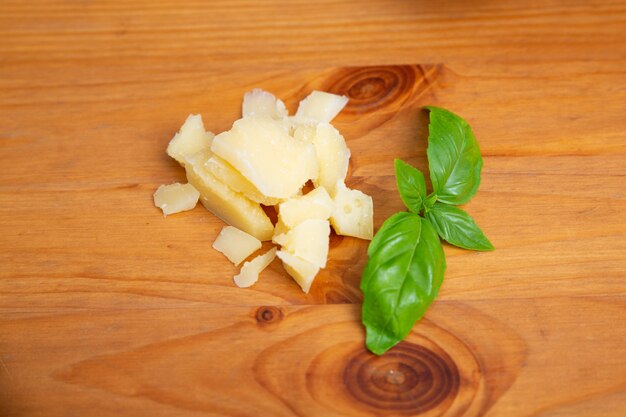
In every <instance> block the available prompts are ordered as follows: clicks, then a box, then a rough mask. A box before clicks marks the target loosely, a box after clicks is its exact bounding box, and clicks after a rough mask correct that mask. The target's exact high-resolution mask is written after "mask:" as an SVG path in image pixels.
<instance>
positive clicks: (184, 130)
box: [167, 114, 215, 165]
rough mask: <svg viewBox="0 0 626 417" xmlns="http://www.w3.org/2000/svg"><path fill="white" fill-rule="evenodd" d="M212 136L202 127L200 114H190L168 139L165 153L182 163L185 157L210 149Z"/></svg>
mask: <svg viewBox="0 0 626 417" xmlns="http://www.w3.org/2000/svg"><path fill="white" fill-rule="evenodd" d="M214 136H215V135H214V134H213V133H211V132H207V131H206V130H205V129H204V124H203V123H202V116H200V115H199V114H195V115H194V114H190V115H189V117H187V120H185V123H183V125H182V126H181V128H180V130H179V131H178V133H176V135H174V137H173V138H172V140H170V143H169V145H168V146H167V154H168V155H169V156H171V157H172V158H174V159H175V160H177V161H178V162H179V163H180V164H181V165H183V164H184V163H185V159H187V158H189V157H191V156H193V155H194V154H196V153H198V152H200V151H202V150H208V149H210V148H211V142H212V141H213V137H214Z"/></svg>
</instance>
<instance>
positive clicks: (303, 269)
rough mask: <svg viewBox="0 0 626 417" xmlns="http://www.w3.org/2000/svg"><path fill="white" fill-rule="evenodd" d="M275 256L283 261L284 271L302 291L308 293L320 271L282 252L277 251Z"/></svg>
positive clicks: (308, 263)
mask: <svg viewBox="0 0 626 417" xmlns="http://www.w3.org/2000/svg"><path fill="white" fill-rule="evenodd" d="M276 255H277V256H278V257H279V258H280V260H281V261H283V267H284V268H285V271H287V273H288V274H289V275H291V277H292V278H293V279H294V280H295V281H296V282H297V283H298V285H300V287H301V288H302V291H304V292H305V293H308V292H309V289H311V284H313V280H314V279H315V276H316V275H317V273H318V272H319V270H320V269H319V267H317V266H315V265H313V264H312V263H310V262H307V261H305V260H303V259H300V258H298V257H297V256H295V255H292V254H290V253H289V252H285V251H282V250H281V251H278V252H277V253H276Z"/></svg>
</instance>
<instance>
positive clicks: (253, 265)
mask: <svg viewBox="0 0 626 417" xmlns="http://www.w3.org/2000/svg"><path fill="white" fill-rule="evenodd" d="M276 251H277V249H276V248H272V249H270V250H269V251H267V252H266V253H264V254H263V255H259V256H257V257H256V258H254V259H253V260H251V261H250V262H246V263H244V264H243V266H242V267H241V270H240V271H239V274H237V275H235V276H234V277H233V280H234V281H235V284H236V285H237V286H238V287H241V288H247V287H250V286H252V285H253V284H254V283H255V282H257V281H258V280H259V274H260V273H261V272H262V271H263V270H264V269H265V268H267V266H268V265H269V264H271V263H272V261H273V260H274V259H275V258H276Z"/></svg>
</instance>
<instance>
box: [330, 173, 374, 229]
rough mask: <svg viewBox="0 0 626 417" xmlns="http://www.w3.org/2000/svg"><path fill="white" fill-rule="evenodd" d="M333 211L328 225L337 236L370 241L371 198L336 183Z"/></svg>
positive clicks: (371, 225) (372, 215) (372, 221)
mask: <svg viewBox="0 0 626 417" xmlns="http://www.w3.org/2000/svg"><path fill="white" fill-rule="evenodd" d="M333 201H334V202H335V211H334V212H333V215H332V216H331V217H330V224H332V226H333V229H335V232H337V234H338V235H344V236H354V237H358V238H361V239H367V240H371V239H372V237H373V234H374V205H373V202H372V197H370V196H368V195H367V194H365V193H363V192H361V191H359V190H351V189H350V188H348V187H346V186H345V184H344V183H343V182H338V183H337V186H336V191H335V195H334V198H333Z"/></svg>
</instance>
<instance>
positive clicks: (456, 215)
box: [426, 203, 494, 250]
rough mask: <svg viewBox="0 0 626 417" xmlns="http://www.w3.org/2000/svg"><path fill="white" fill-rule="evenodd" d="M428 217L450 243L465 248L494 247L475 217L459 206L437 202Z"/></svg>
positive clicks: (488, 248) (484, 248)
mask: <svg viewBox="0 0 626 417" xmlns="http://www.w3.org/2000/svg"><path fill="white" fill-rule="evenodd" d="M426 218H427V219H428V220H430V222H431V223H432V224H433V226H434V227H435V229H436V230H437V233H439V236H441V238H442V239H444V240H446V241H447V242H448V243H451V244H453V245H455V246H459V247H461V248H464V249H474V250H493V249H494V247H493V245H492V244H491V242H489V239H487V237H486V236H485V234H484V233H483V232H482V230H480V228H479V227H478V226H477V225H476V222H475V221H474V219H472V218H471V216H470V215H469V214H467V213H466V212H465V211H463V210H461V209H460V208H458V207H454V206H450V205H448V204H442V203H436V204H435V205H434V206H433V207H432V208H431V209H430V210H429V211H428V213H426Z"/></svg>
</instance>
